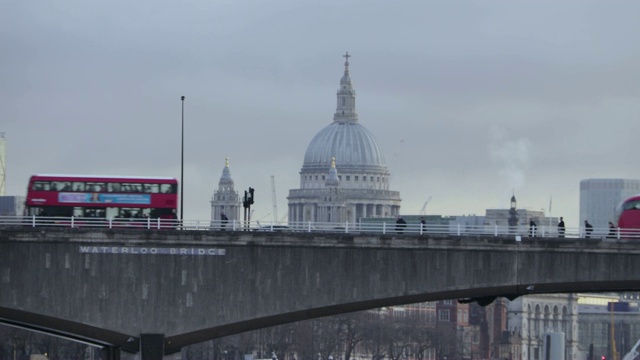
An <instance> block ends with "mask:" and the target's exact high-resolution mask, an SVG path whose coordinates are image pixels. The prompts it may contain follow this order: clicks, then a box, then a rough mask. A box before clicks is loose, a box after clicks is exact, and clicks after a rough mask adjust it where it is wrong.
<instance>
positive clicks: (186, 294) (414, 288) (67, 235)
mask: <svg viewBox="0 0 640 360" xmlns="http://www.w3.org/2000/svg"><path fill="white" fill-rule="evenodd" d="M636 290H640V241H637V240H636V241H634V240H602V239H567V238H562V239H561V238H555V239H554V238H544V239H543V238H522V239H516V238H515V237H513V236H511V237H506V236H505V237H499V236H451V235H409V234H406V235H390V234H388V235H382V234H355V233H339V234H332V233H304V232H299V233H297V232H243V231H180V230H144V229H140V230H137V229H64V228H30V227H3V228H0V322H3V323H6V324H11V325H15V326H21V327H25V328H29V329H37V330H40V331H45V332H48V333H51V334H53V335H57V336H64V337H67V338H71V339H74V340H77V341H84V342H87V343H90V344H95V345H99V346H102V347H103V348H104V349H105V350H104V353H105V354H106V356H105V357H106V358H107V359H119V357H120V350H124V351H128V352H134V353H135V352H140V353H141V355H142V359H144V360H151V359H153V360H155V359H161V358H162V356H163V355H166V354H171V353H174V352H177V351H179V350H180V349H181V348H182V347H184V346H187V345H191V344H195V343H199V342H203V341H206V340H209V339H213V338H218V337H223V336H228V335H232V334H237V333H241V332H246V331H250V330H254V329H259V328H263V327H269V326H274V325H279V324H284V323H288V322H295V321H300V320H305V319H311V318H315V317H321V316H327V315H334V314H340V313H346V312H352V311H359V310H365V309H372V308H378V307H382V306H391V305H399V304H409V303H416V302H424V301H435V300H441V299H476V300H478V301H479V302H481V303H484V302H489V301H491V299H493V298H494V297H495V296H508V297H515V296H521V295H526V294H536V293H556V292H562V293H567V292H603V291H636Z"/></svg>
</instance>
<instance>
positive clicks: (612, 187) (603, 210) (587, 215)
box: [580, 179, 640, 232]
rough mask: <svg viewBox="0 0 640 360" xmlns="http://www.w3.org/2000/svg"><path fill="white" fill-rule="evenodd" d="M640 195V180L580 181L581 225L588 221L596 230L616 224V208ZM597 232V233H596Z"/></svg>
mask: <svg viewBox="0 0 640 360" xmlns="http://www.w3.org/2000/svg"><path fill="white" fill-rule="evenodd" d="M636 194H640V180H632V179H585V180H582V181H580V225H581V226H582V225H583V224H584V221H585V220H588V221H589V223H590V224H591V225H593V227H594V228H595V229H600V228H602V229H606V228H607V227H608V224H609V221H613V222H614V223H615V221H616V219H615V208H616V206H618V204H619V203H620V202H621V201H622V200H624V199H626V198H628V197H630V196H633V195H636ZM594 232H597V231H594Z"/></svg>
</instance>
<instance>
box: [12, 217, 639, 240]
mask: <svg viewBox="0 0 640 360" xmlns="http://www.w3.org/2000/svg"><path fill="white" fill-rule="evenodd" d="M3 226H28V227H66V228H108V229H123V228H126V229H159V230H168V229H178V230H191V231H267V232H313V233H358V234H367V233H371V234H393V235H426V234H430V235H459V236H476V235H482V236H503V237H504V236H508V237H511V236H512V237H520V238H529V237H552V238H561V237H566V238H589V237H590V238H600V239H602V238H610V239H620V238H625V239H629V238H637V239H640V229H620V228H614V229H610V228H594V229H593V231H592V232H591V233H590V234H586V233H585V229H584V228H571V227H567V228H566V229H565V232H564V234H560V233H559V231H558V228H557V227H555V226H538V227H536V228H534V229H531V228H530V227H529V226H527V225H518V226H498V225H468V224H456V223H451V224H424V225H422V224H415V223H411V224H396V223H395V222H384V221H381V222H361V223H349V222H311V221H306V222H288V223H264V222H263V223H260V222H259V221H251V222H245V221H238V220H229V221H221V220H213V221H211V220H184V221H183V222H180V220H177V219H163V218H154V219H152V218H110V219H104V218H82V217H42V216H0V227H3Z"/></svg>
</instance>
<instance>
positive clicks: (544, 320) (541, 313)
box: [501, 294, 581, 359]
mask: <svg viewBox="0 0 640 360" xmlns="http://www.w3.org/2000/svg"><path fill="white" fill-rule="evenodd" d="M507 317H508V321H507V323H508V325H507V326H508V331H509V332H510V333H511V334H519V336H517V337H511V340H517V341H520V344H511V345H512V346H510V347H508V346H505V345H507V344H502V346H501V347H502V350H503V351H504V350H506V349H509V348H510V349H516V350H517V351H519V352H520V353H519V354H513V353H512V354H504V353H503V354H501V355H502V356H503V357H504V356H505V355H508V357H506V358H508V359H544V357H543V349H544V338H545V334H547V333H564V336H565V338H564V347H565V358H566V359H578V358H579V357H578V354H580V353H581V352H580V350H579V346H578V296H577V295H576V294H541V295H527V296H521V297H519V298H517V299H515V300H513V301H511V302H510V303H509V307H508V314H507ZM513 345H516V346H513Z"/></svg>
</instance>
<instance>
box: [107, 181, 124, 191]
mask: <svg viewBox="0 0 640 360" xmlns="http://www.w3.org/2000/svg"><path fill="white" fill-rule="evenodd" d="M107 191H109V192H120V191H121V190H120V183H109V184H107Z"/></svg>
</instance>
